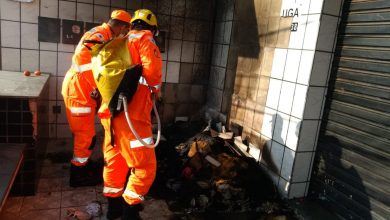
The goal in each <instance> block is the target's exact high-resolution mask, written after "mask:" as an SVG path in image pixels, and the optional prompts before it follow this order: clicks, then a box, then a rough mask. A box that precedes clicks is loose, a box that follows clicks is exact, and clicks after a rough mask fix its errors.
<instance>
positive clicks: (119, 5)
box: [108, 1, 126, 9]
mask: <svg viewBox="0 0 390 220" xmlns="http://www.w3.org/2000/svg"><path fill="white" fill-rule="evenodd" d="M108 2H110V1H108ZM111 7H115V8H123V9H125V8H126V1H111Z"/></svg>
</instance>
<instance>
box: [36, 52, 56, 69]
mask: <svg viewBox="0 0 390 220" xmlns="http://www.w3.org/2000/svg"><path fill="white" fill-rule="evenodd" d="M39 55H40V60H39V64H40V67H39V69H40V70H41V71H42V72H46V73H51V74H52V75H55V74H56V73H57V52H54V51H41V52H40V54H39Z"/></svg>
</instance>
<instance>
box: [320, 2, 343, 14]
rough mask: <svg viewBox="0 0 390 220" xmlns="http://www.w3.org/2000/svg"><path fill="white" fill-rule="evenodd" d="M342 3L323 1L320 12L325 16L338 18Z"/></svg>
mask: <svg viewBox="0 0 390 220" xmlns="http://www.w3.org/2000/svg"><path fill="white" fill-rule="evenodd" d="M342 3H343V0H326V1H324V5H323V9H322V12H323V13H325V14H331V15H335V16H339V15H340V13H341V7H342V5H343V4H342Z"/></svg>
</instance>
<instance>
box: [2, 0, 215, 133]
mask: <svg viewBox="0 0 390 220" xmlns="http://www.w3.org/2000/svg"><path fill="white" fill-rule="evenodd" d="M213 6H214V5H213V1H208V0H201V1H197V0H187V1H186V0H158V1H157V0H153V1H150V0H127V1H125V0H120V1H119V0H118V1H117V0H111V1H110V0H77V1H74V0H34V1H33V2H31V3H20V2H17V1H11V0H1V1H0V8H1V9H0V10H1V11H0V18H1V21H0V27H1V30H0V32H1V38H0V39H1V42H0V46H1V69H3V70H9V71H23V70H26V69H28V70H30V71H31V70H32V71H34V70H36V69H40V70H41V71H42V72H47V73H50V74H51V77H50V82H49V84H50V91H49V105H50V106H49V107H50V109H53V108H55V107H57V106H60V107H61V113H60V114H55V113H53V111H51V110H50V111H49V125H50V137H53V138H56V137H58V138H62V137H70V136H71V134H70V131H69V129H68V124H67V121H66V116H65V111H64V104H63V99H62V96H61V93H60V91H61V84H62V81H63V78H64V75H65V73H66V71H67V69H68V68H69V67H70V64H71V58H72V54H73V51H74V48H75V46H74V45H71V44H63V43H47V42H38V16H41V17H49V18H59V19H68V20H76V21H84V22H93V23H102V22H106V21H107V20H108V18H109V15H110V12H111V11H112V10H114V9H118V8H121V9H125V10H128V11H130V12H132V11H134V10H135V9H139V8H148V9H151V10H152V11H154V12H155V13H156V14H157V17H158V22H159V26H160V29H162V30H165V31H167V35H166V36H167V39H166V49H165V53H163V54H162V55H163V61H164V66H163V73H164V77H163V81H164V82H165V83H164V84H163V91H162V92H163V103H161V104H160V105H159V110H160V115H161V116H162V120H163V122H165V123H169V122H172V121H173V120H174V118H175V117H176V116H190V115H192V114H194V113H196V112H197V111H198V110H199V109H200V107H201V106H202V104H203V103H204V97H205V95H206V93H205V91H207V89H206V86H207V83H208V78H209V71H210V49H209V48H210V42H211V36H212V32H211V30H212V18H213V17H212V12H213V10H214V9H213ZM96 124H97V125H98V124H99V122H98V119H97V120H96ZM97 129H101V126H97Z"/></svg>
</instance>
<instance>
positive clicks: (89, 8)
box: [76, 3, 93, 22]
mask: <svg viewBox="0 0 390 220" xmlns="http://www.w3.org/2000/svg"><path fill="white" fill-rule="evenodd" d="M76 20H77V21H85V22H93V5H91V4H82V3H77V15H76Z"/></svg>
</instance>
